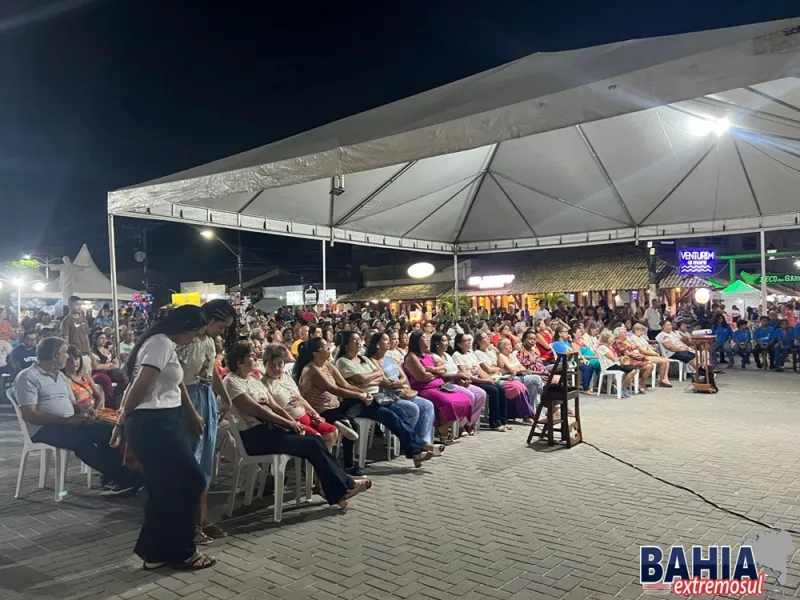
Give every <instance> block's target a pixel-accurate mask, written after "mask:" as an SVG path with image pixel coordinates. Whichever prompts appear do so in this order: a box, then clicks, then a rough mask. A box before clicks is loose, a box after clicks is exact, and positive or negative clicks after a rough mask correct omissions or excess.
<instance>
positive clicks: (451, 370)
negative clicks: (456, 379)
mask: <svg viewBox="0 0 800 600" xmlns="http://www.w3.org/2000/svg"><path fill="white" fill-rule="evenodd" d="M433 360H434V362H435V363H436V364H437V365H444V367H445V369H447V371H446V372H447V374H448V375H455V374H456V373H458V365H457V364H456V363H455V361H454V360H453V357H452V356H451V355H450V353H449V352H445V353H444V356H443V357H442V356H439V355H438V354H434V355H433Z"/></svg>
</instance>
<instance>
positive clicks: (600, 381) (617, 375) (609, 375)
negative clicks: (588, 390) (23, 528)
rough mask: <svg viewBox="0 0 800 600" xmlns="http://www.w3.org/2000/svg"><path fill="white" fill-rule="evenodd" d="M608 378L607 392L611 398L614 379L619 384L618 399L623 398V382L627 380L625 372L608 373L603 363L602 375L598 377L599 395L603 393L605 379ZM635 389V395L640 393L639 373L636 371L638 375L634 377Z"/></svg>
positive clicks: (601, 365) (601, 367) (601, 366)
mask: <svg viewBox="0 0 800 600" xmlns="http://www.w3.org/2000/svg"><path fill="white" fill-rule="evenodd" d="M604 377H607V378H608V385H607V388H608V391H607V392H606V393H607V394H608V395H609V396H610V395H611V384H612V379H614V382H613V383H616V384H617V398H622V380H623V379H624V378H625V372H624V371H616V370H615V371H607V370H606V369H604V368H603V363H602V362H601V363H600V374H599V375H598V376H597V393H598V395H599V394H602V393H603V378H604ZM633 389H634V393H639V372H638V371H636V374H635V375H634V376H633Z"/></svg>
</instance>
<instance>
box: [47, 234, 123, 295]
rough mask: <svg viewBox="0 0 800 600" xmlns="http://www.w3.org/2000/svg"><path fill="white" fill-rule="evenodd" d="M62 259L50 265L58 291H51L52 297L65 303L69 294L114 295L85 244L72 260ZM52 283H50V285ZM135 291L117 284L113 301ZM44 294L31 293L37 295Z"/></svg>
mask: <svg viewBox="0 0 800 600" xmlns="http://www.w3.org/2000/svg"><path fill="white" fill-rule="evenodd" d="M63 260H64V264H61V265H53V266H51V267H50V268H51V269H53V270H54V271H58V280H57V281H58V291H57V292H55V291H54V292H51V293H54V294H55V295H54V296H53V297H57V298H61V299H62V300H63V301H64V304H65V305H66V303H67V299H68V298H69V297H70V296H79V297H80V298H81V299H83V300H110V299H111V298H112V296H114V294H112V290H111V281H110V280H109V278H108V277H106V276H105V275H103V272H102V271H101V270H100V269H99V268H98V267H97V265H96V264H95V262H94V259H93V258H92V255H91V253H90V252H89V248H87V247H86V244H83V246H81V249H80V251H79V252H78V254H77V256H75V259H74V260H70V259H69V257H67V256H65V257H64V259H63ZM52 285H53V284H52V283H51V284H50V286H52ZM48 291H49V287H48ZM135 293H136V290H132V289H130V288H127V287H125V286H123V285H117V289H116V296H115V300H114V302H115V304H116V302H117V301H119V300H125V301H130V300H131V299H132V297H133V294H135ZM44 295H45V294H31V296H38V297H42V296H44Z"/></svg>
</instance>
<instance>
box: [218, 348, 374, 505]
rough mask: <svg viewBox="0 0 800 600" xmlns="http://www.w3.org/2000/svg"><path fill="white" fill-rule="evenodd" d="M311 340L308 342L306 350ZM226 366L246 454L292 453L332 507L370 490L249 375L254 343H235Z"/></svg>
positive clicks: (227, 386) (369, 484) (233, 414)
mask: <svg viewBox="0 0 800 600" xmlns="http://www.w3.org/2000/svg"><path fill="white" fill-rule="evenodd" d="M314 339H316V338H314ZM311 342H312V340H309V341H308V342H306V344H305V345H304V349H305V348H306V347H308V346H309V345H311ZM300 353H301V355H302V353H303V350H301V352H300ZM225 362H226V363H227V364H228V366H229V368H230V369H231V373H230V375H228V376H227V377H226V378H225V389H226V391H227V392H228V396H230V397H231V400H232V402H233V409H232V410H231V418H232V419H234V421H233V422H234V423H235V424H236V427H237V429H238V430H239V435H240V436H241V438H242V444H244V449H245V450H246V451H247V453H248V454H250V455H264V454H288V455H289V456H297V457H299V458H302V459H305V460H307V461H308V462H310V463H311V465H312V466H313V467H314V471H315V473H316V475H317V477H318V478H319V482H320V488H321V490H320V491H321V495H322V497H323V498H325V499H326V500H327V501H328V504H330V505H333V504H338V505H339V506H340V507H341V508H346V507H347V501H348V500H349V499H350V498H352V497H353V496H355V495H356V494H358V493H360V492H365V491H367V490H368V489H370V487H372V482H371V481H369V480H368V479H363V480H360V481H358V482H356V481H354V480H353V478H352V477H349V476H348V475H347V474H346V473H345V472H344V471H343V470H342V468H341V467H340V466H339V465H338V464H337V463H336V459H335V458H334V457H333V455H331V453H330V452H328V449H327V447H326V446H325V442H323V441H322V438H321V437H320V436H318V435H305V431H306V430H305V426H304V425H303V424H302V423H300V422H299V421H296V420H295V419H293V418H292V417H290V416H289V415H288V414H287V413H286V411H284V410H283V408H281V407H280V406H279V405H278V404H277V403H276V402H275V400H274V399H273V398H272V397H271V396H270V395H269V393H268V392H267V389H266V388H265V387H264V384H263V383H261V381H259V380H258V379H256V378H255V377H252V376H251V375H250V374H251V373H252V372H253V368H254V367H255V364H254V362H255V353H254V351H253V345H252V343H251V342H247V341H242V342H237V343H236V344H235V345H234V347H233V349H232V350H231V351H230V352H228V353H227V354H226V355H225Z"/></svg>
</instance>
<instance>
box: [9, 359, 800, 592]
mask: <svg viewBox="0 0 800 600" xmlns="http://www.w3.org/2000/svg"><path fill="white" fill-rule="evenodd" d="M720 388H721V391H720V393H719V394H718V395H716V396H704V395H695V394H692V393H689V392H684V390H683V387H682V386H678V385H676V387H675V388H674V389H673V390H658V391H656V392H652V393H649V394H647V395H646V396H638V397H635V398H633V399H631V400H617V399H616V398H613V399H610V398H605V397H604V398H601V399H591V398H587V399H585V400H584V403H583V405H582V408H583V411H582V412H583V422H584V432H585V437H586V439H587V440H588V441H590V442H592V443H595V444H597V445H598V446H600V447H601V448H603V449H605V450H607V451H609V452H611V453H613V454H615V455H617V456H619V457H621V458H623V459H625V460H627V461H630V462H632V463H635V464H636V465H638V466H640V467H641V468H643V469H645V470H648V471H650V472H652V473H654V474H656V475H658V476H661V477H663V478H666V479H669V480H671V481H673V482H675V483H678V484H681V485H684V486H688V487H690V488H692V489H695V490H697V491H698V492H700V493H702V494H704V495H705V496H706V497H708V498H710V499H712V500H714V501H716V502H718V503H720V504H722V505H724V506H726V507H730V508H731V509H734V510H736V511H739V512H743V513H745V514H747V515H748V516H750V517H752V518H754V519H759V520H763V521H766V522H768V523H774V524H777V525H778V526H781V527H791V528H795V529H797V528H800V527H799V525H800V502H799V501H798V498H800V452H799V451H798V441H799V440H800V395H798V390H800V375H798V374H796V373H783V374H777V373H766V374H765V373H760V372H756V371H741V370H739V369H736V371H735V372H730V373H727V374H725V375H724V376H722V377H720ZM526 435H527V430H526V429H525V428H524V427H518V428H517V429H516V430H515V431H514V432H513V433H509V434H497V433H493V432H485V433H481V434H480V435H479V436H477V437H475V438H470V439H467V440H464V441H460V442H458V443H457V444H455V445H453V446H452V447H450V448H448V450H447V452H446V453H445V456H444V457H442V458H440V459H435V460H434V461H432V462H431V463H428V465H430V466H429V467H426V468H425V469H422V470H414V469H413V468H410V467H409V461H406V460H405V459H402V458H400V459H395V460H394V461H392V462H391V463H386V462H375V463H373V464H372V466H371V467H369V468H368V472H369V474H370V475H371V476H372V477H373V479H374V481H375V486H374V488H373V490H372V491H371V492H369V493H368V494H367V495H365V496H364V497H360V498H359V499H357V500H355V501H354V502H353V503H352V507H351V508H350V509H349V510H348V511H347V512H345V513H342V512H340V511H338V510H335V509H331V508H326V507H324V506H322V505H320V504H319V503H316V502H315V503H314V504H312V505H311V506H308V505H306V506H304V507H302V508H300V509H297V510H295V509H294V506H293V504H292V505H290V506H288V507H287V509H286V510H285V512H284V520H283V522H282V523H281V524H280V525H274V524H273V523H272V522H271V520H272V516H271V515H272V511H271V506H270V503H269V499H267V501H266V502H264V503H256V504H254V505H253V509H252V510H248V511H246V512H245V513H242V512H241V511H240V512H239V513H238V514H237V515H235V518H234V519H232V520H230V521H227V522H225V523H224V525H225V527H227V528H228V529H229V530H230V531H231V532H232V535H231V537H229V538H227V539H226V540H223V541H218V542H216V543H215V544H214V546H213V547H212V549H213V553H214V554H215V555H216V557H217V559H218V560H219V565H218V567H217V568H216V569H213V570H207V571H204V572H200V573H174V572H169V571H163V572H157V573H145V572H143V571H141V570H140V569H139V563H138V561H137V560H135V559H134V557H133V556H132V554H131V548H132V547H133V543H134V539H135V537H136V534H137V529H138V524H139V520H140V515H141V504H142V501H141V499H138V498H137V499H132V500H108V499H103V498H99V497H98V496H97V492H96V490H95V491H89V490H87V489H86V488H85V483H84V482H85V480H84V479H83V478H82V477H81V476H80V474H79V472H78V468H77V464H73V467H72V469H71V471H70V473H69V474H68V482H67V489H68V491H69V494H68V496H67V497H66V498H65V500H64V501H63V502H61V503H60V504H56V503H55V502H54V501H53V497H52V490H51V489H46V490H38V489H36V481H35V477H34V476H35V471H37V469H35V468H31V469H30V476H29V477H27V478H26V480H25V482H24V490H25V497H24V498H23V499H20V500H15V499H14V498H13V488H14V484H15V478H16V471H17V465H18V461H19V447H20V435H19V430H18V427H17V423H16V420H15V419H14V416H13V413H12V412H11V411H10V409H9V407H8V406H4V407H2V408H0V598H2V599H4V600H17V599H23V598H24V599H29V598H30V599H34V598H37V599H38V598H58V599H61V600H68V599H77V598H87V599H89V598H91V599H98V600H100V599H102V600H118V599H120V598H143V599H145V600H150V599H154V600H177V599H183V600H202V599H208V600H214V599H218V600H227V599H229V598H243V599H245V598H287V599H289V598H291V599H300V598H313V599H315V600H332V599H334V598H342V599H348V600H355V599H375V600H385V599H388V598H406V599H409V600H431V599H441V600H450V599H455V598H463V599H468V600H472V599H479V598H498V599H501V600H503V599H514V600H517V599H524V600H529V599H534V598H565V599H569V600H579V599H581V598H610V597H612V596H616V597H619V598H637V597H638V596H640V595H641V594H642V588H641V586H640V585H639V584H638V583H637V581H638V546H639V545H640V544H644V543H646V544H653V543H657V544H661V545H662V546H669V545H671V544H692V543H701V544H710V543H718V542H725V543H729V544H732V545H738V544H741V543H742V542H743V541H744V540H752V539H754V538H755V536H756V534H758V533H760V532H762V531H764V529H763V528H761V527H758V526H756V525H753V524H751V523H748V522H746V521H743V520H742V519H739V518H737V517H734V516H731V515H728V514H726V513H724V512H722V511H720V510H717V509H714V508H712V507H711V506H709V505H707V504H705V503H703V502H702V501H701V500H699V499H698V498H696V497H694V496H692V495H690V494H688V493H685V492H682V491H680V490H677V489H675V488H673V487H671V486H668V485H665V484H663V483H660V482H658V481H656V480H654V479H652V478H651V477H648V476H647V475H645V474H642V473H640V472H638V471H636V470H634V469H632V468H630V467H628V466H625V465H623V464H621V463H619V462H616V461H614V460H612V459H610V458H608V457H606V456H603V455H602V454H600V453H598V452H597V451H596V450H594V449H592V448H591V447H589V446H588V445H585V444H583V445H581V446H579V447H577V448H575V449H573V450H569V451H566V450H559V451H548V450H546V449H529V448H526V446H525V436H526ZM373 454H374V456H375V458H376V459H378V460H379V459H380V457H381V456H383V454H384V453H383V448H382V446H381V443H380V441H378V442H376V444H375V449H374V453H373ZM76 462H77V461H74V463H76ZM36 464H37V463H36V462H35V461H31V465H32V466H34V467H35V465H36ZM226 483H227V481H226V480H225V479H224V478H223V479H222V481H221V482H220V486H219V487H218V488H215V492H214V494H213V504H214V505H215V511H218V512H220V513H221V505H222V501H223V499H224V497H225V484H226ZM50 485H51V484H48V486H50ZM287 504H289V503H288V502H287ZM794 542H795V549H797V548H798V547H800V544H799V543H798V542H800V540H799V539H798V538H795V539H794ZM799 581H800V554H799V553H797V552H795V554H794V555H793V557H792V559H791V562H790V568H789V574H788V581H787V587H785V588H783V590H782V591H783V593H784V594H787V595H789V596H791V595H794V596H797V595H798V587H797V586H798V582H799Z"/></svg>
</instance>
